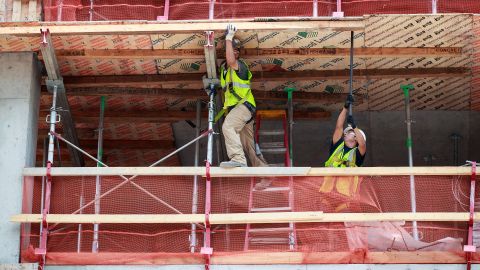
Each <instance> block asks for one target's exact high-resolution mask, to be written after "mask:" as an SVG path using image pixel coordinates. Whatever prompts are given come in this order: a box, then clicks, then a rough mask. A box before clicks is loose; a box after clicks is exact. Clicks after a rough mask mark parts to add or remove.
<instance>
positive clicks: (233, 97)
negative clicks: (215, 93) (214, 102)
mask: <svg viewBox="0 0 480 270" xmlns="http://www.w3.org/2000/svg"><path fill="white" fill-rule="evenodd" d="M239 61H242V63H244V64H245V66H247V67H248V65H247V64H246V63H245V62H244V61H243V60H239ZM251 79H252V73H251V72H250V70H248V79H247V80H242V79H241V78H240V77H238V75H237V72H236V71H235V70H234V69H232V68H230V67H229V68H228V69H227V72H226V74H225V64H223V65H222V66H221V68H220V84H221V86H222V88H223V89H224V90H225V102H224V103H223V108H224V109H226V108H229V107H231V106H235V105H237V104H238V103H244V102H245V101H248V102H249V103H250V104H252V105H253V106H254V107H255V106H256V104H255V99H254V98H253V94H252V90H251V88H250V80H251Z"/></svg>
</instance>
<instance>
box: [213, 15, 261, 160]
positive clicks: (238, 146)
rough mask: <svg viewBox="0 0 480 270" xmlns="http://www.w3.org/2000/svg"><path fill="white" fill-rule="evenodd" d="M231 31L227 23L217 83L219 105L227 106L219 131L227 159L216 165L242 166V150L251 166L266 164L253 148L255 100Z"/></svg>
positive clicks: (250, 74) (234, 29)
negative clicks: (221, 101)
mask: <svg viewBox="0 0 480 270" xmlns="http://www.w3.org/2000/svg"><path fill="white" fill-rule="evenodd" d="M235 32H236V28H235V26H234V25H232V24H230V25H228V27H227V34H226V36H225V47H226V63H223V64H222V65H221V68H220V83H221V86H222V88H223V89H224V91H225V102H224V104H223V108H224V109H225V110H228V114H227V116H226V117H225V122H224V123H223V126H222V132H223V136H224V138H225V146H226V148H227V155H228V158H229V159H230V161H224V162H222V163H220V167H224V168H229V167H246V166H247V160H246V158H245V153H246V154H247V156H248V159H249V160H250V162H251V164H252V166H253V167H267V166H268V164H267V162H266V161H265V159H264V158H263V156H262V155H261V154H258V155H257V153H256V151H255V145H254V144H255V143H254V139H253V122H254V120H255V119H254V118H255V110H256V104H255V99H254V98H253V94H252V90H251V88H250V81H251V79H252V73H251V72H250V70H249V69H248V65H247V64H246V63H245V62H244V61H243V60H241V59H239V53H240V50H239V49H240V41H239V40H238V39H234V36H235ZM244 151H245V152H244Z"/></svg>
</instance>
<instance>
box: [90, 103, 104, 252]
mask: <svg viewBox="0 0 480 270" xmlns="http://www.w3.org/2000/svg"><path fill="white" fill-rule="evenodd" d="M105 104H106V97H104V96H102V97H100V119H99V123H98V147H97V159H98V160H99V161H102V158H103V120H104V116H105ZM97 167H102V164H100V162H97ZM101 194H102V177H101V176H100V175H97V177H96V178H95V214H100V199H98V198H99V197H100V195H101ZM98 231H99V224H98V223H95V224H93V241H92V252H93V253H98Z"/></svg>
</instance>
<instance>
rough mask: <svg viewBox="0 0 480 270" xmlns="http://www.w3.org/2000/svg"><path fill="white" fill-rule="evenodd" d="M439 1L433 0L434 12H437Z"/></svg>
mask: <svg viewBox="0 0 480 270" xmlns="http://www.w3.org/2000/svg"><path fill="white" fill-rule="evenodd" d="M437 1H438V0H432V14H437Z"/></svg>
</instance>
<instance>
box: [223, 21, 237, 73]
mask: <svg viewBox="0 0 480 270" xmlns="http://www.w3.org/2000/svg"><path fill="white" fill-rule="evenodd" d="M236 31H237V28H236V27H235V26H234V25H233V24H229V25H228V26H227V34H226V35H225V58H226V60H227V66H228V67H230V68H233V69H234V70H238V61H237V58H236V57H235V52H234V50H233V44H232V41H233V37H234V36H235V32H236Z"/></svg>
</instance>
